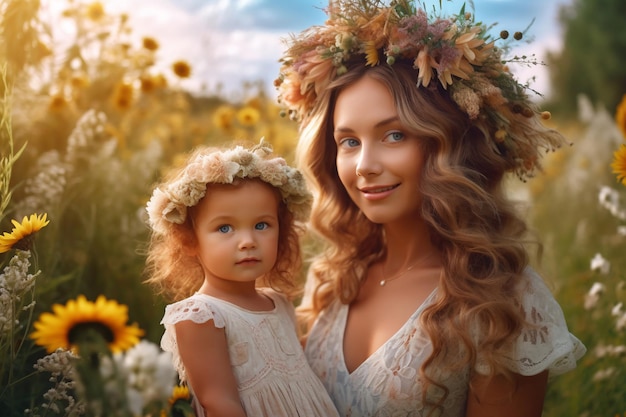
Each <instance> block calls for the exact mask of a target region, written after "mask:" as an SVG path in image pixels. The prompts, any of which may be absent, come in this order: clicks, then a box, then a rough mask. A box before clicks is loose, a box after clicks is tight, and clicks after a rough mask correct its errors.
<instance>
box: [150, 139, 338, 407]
mask: <svg viewBox="0 0 626 417" xmlns="http://www.w3.org/2000/svg"><path fill="white" fill-rule="evenodd" d="M270 152H271V149H270V148H269V147H268V146H267V145H264V144H263V143H261V145H259V146H256V147H253V148H250V149H246V148H244V147H241V146H236V147H234V148H232V149H227V150H219V149H213V148H210V149H205V148H203V149H199V150H198V151H196V152H195V153H194V154H193V155H192V156H191V157H190V159H189V160H188V162H187V164H186V165H185V166H184V167H183V168H182V169H181V170H179V171H177V172H175V173H174V174H173V175H172V176H170V177H169V178H168V179H167V180H166V181H165V182H163V183H162V184H161V185H159V186H158V187H157V188H156V189H155V190H154V193H153V195H152V198H151V200H150V201H149V203H148V205H147V211H148V214H149V221H150V225H151V227H152V229H153V236H152V240H151V246H150V250H149V254H148V271H149V272H150V278H149V280H148V281H149V282H151V283H152V284H155V285H156V286H157V288H158V289H159V290H160V291H161V292H164V293H167V294H169V295H170V296H172V297H173V299H174V300H179V301H177V302H175V303H173V304H170V305H168V306H167V307H166V310H165V315H164V317H163V320H162V324H164V325H165V333H164V335H163V338H162V340H161V346H162V348H163V349H164V350H166V351H169V352H172V354H173V360H174V363H175V365H176V367H177V369H178V372H179V375H180V378H181V380H183V381H187V382H188V384H189V387H190V388H191V390H192V392H193V394H194V400H195V402H194V408H195V410H196V413H197V415H198V416H219V417H235V416H237V417H242V416H246V415H247V416H254V417H257V416H259V417H260V416H267V417H279V416H284V417H292V416H307V417H308V416H319V417H327V416H336V415H337V412H336V410H335V408H334V406H333V404H332V402H331V400H330V398H329V397H328V394H327V393H326V391H325V390H324V387H323V386H322V385H321V383H320V381H319V379H318V378H317V376H315V375H314V374H313V373H312V372H311V369H310V367H309V366H308V364H307V362H306V360H305V357H304V353H303V351H302V347H301V345H300V343H299V340H298V337H297V334H296V327H295V326H296V325H295V312H294V308H293V305H292V304H291V303H290V301H289V300H290V298H291V297H292V296H293V295H294V294H296V290H297V289H298V288H297V285H296V283H295V281H294V280H295V274H297V272H298V268H299V266H300V261H301V258H300V250H299V243H300V242H299V238H300V231H301V230H300V226H299V224H301V223H300V222H303V221H305V220H306V219H307V216H308V213H309V209H310V200H311V197H310V194H309V192H308V191H307V189H306V187H305V184H304V180H303V178H302V176H301V174H300V172H298V171H297V170H295V169H293V168H291V167H290V166H288V165H287V164H286V163H285V161H284V160H283V159H282V158H270V155H271V154H270Z"/></svg>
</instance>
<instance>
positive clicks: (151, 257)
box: [144, 147, 305, 301]
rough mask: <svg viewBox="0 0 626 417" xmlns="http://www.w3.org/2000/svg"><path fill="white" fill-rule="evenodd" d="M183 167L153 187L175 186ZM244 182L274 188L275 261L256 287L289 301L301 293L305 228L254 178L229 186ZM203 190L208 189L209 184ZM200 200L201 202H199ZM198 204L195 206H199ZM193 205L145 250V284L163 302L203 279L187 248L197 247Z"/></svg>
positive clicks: (202, 150) (187, 291)
mask: <svg viewBox="0 0 626 417" xmlns="http://www.w3.org/2000/svg"><path fill="white" fill-rule="evenodd" d="M220 150H221V149H219V148H206V147H202V148H199V149H196V150H195V151H194V152H192V153H191V154H190V157H189V158H188V161H193V160H195V159H196V157H197V156H198V155H200V154H207V153H210V152H213V151H215V152H217V151H220ZM186 166H187V164H185V165H183V166H182V167H180V168H178V169H174V170H172V171H171V172H169V173H168V174H167V175H166V176H164V178H163V180H162V182H161V183H160V184H159V185H158V186H157V188H162V189H166V188H167V186H168V185H169V184H172V183H175V182H176V181H177V180H178V179H179V178H180V176H181V175H182V172H183V170H184V169H185V167H186ZM244 181H259V182H261V183H263V184H267V186H268V187H271V188H273V189H274V191H275V194H276V199H277V200H278V223H279V224H278V227H279V236H278V252H277V253H278V258H277V260H276V263H275V264H274V267H273V268H272V269H271V270H270V271H269V272H268V273H267V274H266V276H264V277H261V279H260V280H259V281H258V284H259V285H262V286H269V287H271V288H273V289H274V290H276V291H279V292H282V293H283V294H285V295H286V296H287V297H288V298H290V299H295V298H296V297H298V296H299V295H300V294H301V288H300V283H299V278H300V276H299V274H300V268H301V265H302V254H301V250H300V244H301V242H300V239H301V237H302V236H303V235H304V232H305V228H304V225H303V224H302V223H300V222H297V221H296V219H295V216H294V213H292V212H291V211H290V210H289V208H288V206H287V203H286V202H285V201H284V199H283V198H282V197H281V194H280V192H279V190H278V189H277V188H276V187H273V186H272V185H271V184H269V183H267V182H263V181H261V180H260V179H257V178H236V179H235V180H234V181H233V183H232V187H237V186H238V185H239V184H241V183H242V182H244ZM207 187H209V189H210V187H211V184H210V183H209V184H208V185H207ZM200 201H202V200H200ZM200 201H198V204H199V203H200ZM196 207H197V204H196V205H195V206H193V207H189V215H188V216H186V218H185V221H184V222H183V223H182V224H176V223H171V225H170V227H169V228H168V232H167V233H156V232H153V233H152V234H151V237H150V241H149V243H148V249H147V259H146V268H145V271H144V273H145V275H146V276H147V279H146V281H145V282H146V283H148V284H150V285H152V286H153V288H154V289H155V292H156V293H157V294H159V295H164V296H165V298H166V299H168V300H171V301H178V300H181V299H183V298H186V297H189V296H190V295H192V294H193V293H194V292H195V291H197V290H198V288H200V286H201V285H202V282H203V280H204V272H203V270H202V266H201V264H200V262H199V261H198V259H197V257H196V256H195V255H192V254H191V253H192V252H191V251H190V248H194V247H195V246H196V245H197V238H196V234H195V232H194V226H193V224H194V218H195V216H196Z"/></svg>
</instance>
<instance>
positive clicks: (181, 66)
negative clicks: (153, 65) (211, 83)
mask: <svg viewBox="0 0 626 417" xmlns="http://www.w3.org/2000/svg"><path fill="white" fill-rule="evenodd" d="M172 71H174V74H176V76H177V77H179V78H189V76H190V75H191V65H189V63H188V62H187V61H176V62H174V63H173V64H172Z"/></svg>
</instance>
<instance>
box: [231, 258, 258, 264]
mask: <svg viewBox="0 0 626 417" xmlns="http://www.w3.org/2000/svg"><path fill="white" fill-rule="evenodd" d="M257 262H260V260H259V259H257V258H245V259H242V260H240V261H238V262H237V265H248V264H253V263H257Z"/></svg>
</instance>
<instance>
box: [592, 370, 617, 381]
mask: <svg viewBox="0 0 626 417" xmlns="http://www.w3.org/2000/svg"><path fill="white" fill-rule="evenodd" d="M615 373H616V370H615V368H614V367H610V368H606V369H600V370H599V371H598V372H596V373H595V374H594V375H593V377H592V378H591V379H592V380H593V381H594V382H599V381H603V380H605V379H609V378H610V377H612V376H613V375H615Z"/></svg>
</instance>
